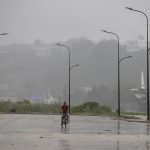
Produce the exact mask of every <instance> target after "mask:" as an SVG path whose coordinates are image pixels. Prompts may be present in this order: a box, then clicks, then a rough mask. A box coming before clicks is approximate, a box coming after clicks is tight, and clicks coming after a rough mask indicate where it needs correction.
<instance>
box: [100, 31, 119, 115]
mask: <svg viewBox="0 0 150 150" xmlns="http://www.w3.org/2000/svg"><path fill="white" fill-rule="evenodd" d="M101 31H102V32H105V33H109V34H113V35H115V36H116V37H117V39H118V116H120V65H119V61H120V58H119V36H118V35H117V34H116V33H113V32H108V31H106V30H101Z"/></svg>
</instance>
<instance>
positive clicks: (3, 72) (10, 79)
mask: <svg viewBox="0 0 150 150" xmlns="http://www.w3.org/2000/svg"><path fill="white" fill-rule="evenodd" d="M64 44H66V45H68V46H69V48H70V51H71V65H74V64H80V66H79V67H78V68H74V69H73V70H72V71H71V91H74V90H78V89H81V88H82V87H86V86H91V87H93V86H97V87H99V88H100V89H103V88H102V87H106V89H107V88H108V89H109V90H110V91H117V41H115V40H103V41H99V42H98V43H94V42H92V41H91V40H89V39H86V38H79V39H71V40H68V41H66V42H65V43H64ZM130 50H131V49H130ZM129 55H131V56H132V58H130V59H128V60H124V61H123V62H121V64H120V72H121V74H120V76H121V78H120V80H121V92H123V94H121V95H122V96H123V95H125V96H124V98H123V97H122V98H123V99H124V100H125V101H130V100H129V99H128V98H127V97H126V96H127V95H129V89H130V88H134V87H137V86H139V84H140V74H141V71H144V72H145V75H146V51H145V50H140V51H128V49H127V45H120V59H121V58H123V57H126V56H129ZM145 79H146V78H145ZM67 86H68V51H67V50H66V49H65V48H62V47H59V46H57V45H55V44H42V43H41V42H39V41H36V42H34V43H33V44H12V45H8V46H1V47H0V95H1V97H2V96H16V97H32V96H33V95H36V94H37V95H40V94H39V93H42V92H44V91H47V89H49V90H50V91H53V92H54V93H55V95H56V96H57V97H62V95H64V93H63V89H64V87H67ZM104 92H105V90H104ZM104 92H102V93H101V94H100V95H102V94H103V93H104ZM106 93H107V95H108V94H109V91H108V92H106ZM112 93H113V94H111V96H110V97H111V99H112V100H114V99H116V96H117V93H116V92H112ZM66 94H67V93H66ZM104 95H105V94H104ZM107 95H105V96H106V98H107V99H108V97H109V96H107ZM112 95H113V96H112ZM72 96H73V95H72ZM73 97H75V96H73ZM73 97H72V98H73ZM102 97H104V96H102ZM112 97H113V98H112ZM84 98H85V97H84ZM86 98H87V99H88V97H86ZM89 98H90V95H89ZM91 98H92V96H91ZM95 99H97V100H98V99H99V97H96V98H95ZM103 99H105V98H103ZM76 103H79V101H78V100H77V101H75V98H74V100H73V104H76Z"/></svg>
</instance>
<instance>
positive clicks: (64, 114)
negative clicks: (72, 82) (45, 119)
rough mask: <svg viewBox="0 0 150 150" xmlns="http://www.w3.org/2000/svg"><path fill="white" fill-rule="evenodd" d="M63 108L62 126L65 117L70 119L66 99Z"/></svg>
mask: <svg viewBox="0 0 150 150" xmlns="http://www.w3.org/2000/svg"><path fill="white" fill-rule="evenodd" d="M61 110H62V113H63V114H62V116H61V127H63V118H65V117H67V121H68V119H69V116H68V105H67V103H66V101H64V103H63V105H62V106H61Z"/></svg>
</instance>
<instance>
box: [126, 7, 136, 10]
mask: <svg viewBox="0 0 150 150" xmlns="http://www.w3.org/2000/svg"><path fill="white" fill-rule="evenodd" d="M125 8H126V9H129V10H134V9H133V8H131V7H125Z"/></svg>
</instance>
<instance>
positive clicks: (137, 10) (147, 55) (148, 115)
mask: <svg viewBox="0 0 150 150" xmlns="http://www.w3.org/2000/svg"><path fill="white" fill-rule="evenodd" d="M125 8H126V9H129V10H131V11H136V12H138V13H141V14H143V15H144V16H145V17H146V21H147V120H150V118H149V55H148V54H149V49H148V17H147V15H146V14H145V13H144V12H143V11H140V10H136V9H133V8H130V7H125Z"/></svg>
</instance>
